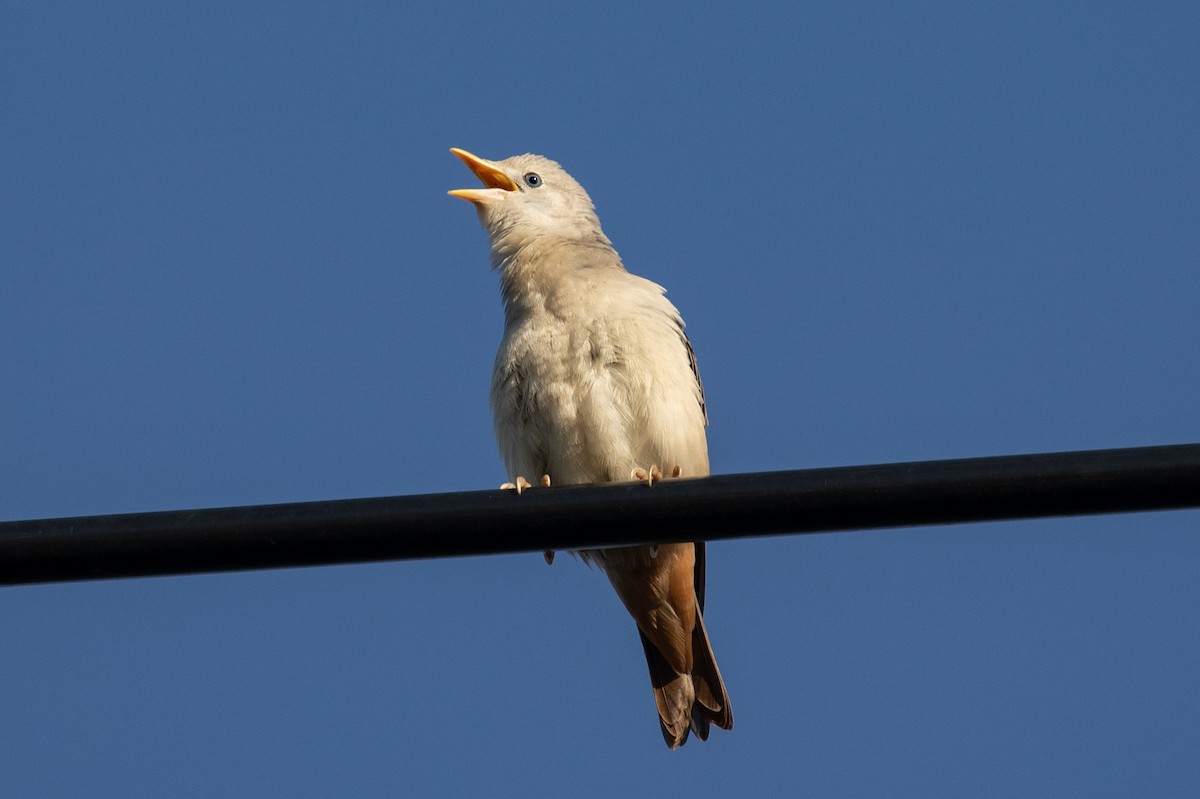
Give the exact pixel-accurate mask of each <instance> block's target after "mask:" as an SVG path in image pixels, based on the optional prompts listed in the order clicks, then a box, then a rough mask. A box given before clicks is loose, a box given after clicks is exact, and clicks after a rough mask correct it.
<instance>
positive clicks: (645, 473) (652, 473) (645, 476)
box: [630, 464, 678, 486]
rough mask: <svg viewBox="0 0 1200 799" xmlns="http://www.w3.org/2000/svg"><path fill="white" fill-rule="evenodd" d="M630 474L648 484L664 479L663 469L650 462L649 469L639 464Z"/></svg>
mask: <svg viewBox="0 0 1200 799" xmlns="http://www.w3.org/2000/svg"><path fill="white" fill-rule="evenodd" d="M676 468H678V467H676ZM630 476H631V477H632V478H633V479H634V480H638V481H640V482H644V483H645V484H646V485H647V486H652V485H654V484H655V483H657V482H658V481H659V480H661V479H663V473H662V470H661V469H659V468H658V467H657V466H655V465H654V464H650V468H649V469H643V468H641V467H640V466H639V467H638V468H636V469H634V470H633V472H632V473H631V474H630Z"/></svg>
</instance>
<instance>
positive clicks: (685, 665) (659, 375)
mask: <svg viewBox="0 0 1200 799" xmlns="http://www.w3.org/2000/svg"><path fill="white" fill-rule="evenodd" d="M450 152H451V153H453V154H454V155H455V156H456V157H457V158H458V159H459V160H461V161H462V162H463V163H464V164H465V165H466V166H467V167H468V168H469V169H470V170H471V171H472V172H473V173H474V174H475V176H476V177H477V178H478V179H479V180H480V181H481V182H482V183H483V185H484V188H474V189H455V190H453V191H450V192H449V194H450V195H451V196H454V197H457V198H460V199H463V200H467V201H469V202H471V203H473V204H474V206H475V208H476V211H477V213H478V217H479V221H480V223H481V224H482V225H483V228H484V230H485V231H486V232H487V235H488V240H489V244H490V248H491V263H492V267H493V268H494V269H495V270H496V271H497V272H498V273H499V278H500V294H501V299H502V300H503V305H504V333H503V336H502V339H501V342H500V347H499V350H498V352H497V353H496V361H495V366H494V369H493V373H492V382H491V395H490V402H491V410H492V418H493V423H494V427H495V433H496V441H497V444H498V445H499V449H500V455H501V459H502V460H503V462H504V465H505V468H506V469H507V471H508V474H509V476H510V477H512V478H513V482H511V483H506V484H505V485H503V486H501V487H502V488H509V489H513V490H515V491H516V493H517V494H520V493H521V492H522V491H524V490H525V489H527V488H530V487H531V483H530V482H529V478H530V477H532V478H534V479H536V480H537V481H538V484H539V485H540V486H551V485H574V484H585V483H606V482H621V481H628V480H640V481H644V482H646V483H647V484H649V485H653V484H654V483H655V482H657V481H659V480H662V479H665V478H667V477H681V476H682V477H700V476H703V475H707V474H708V473H709V464H708V443H707V439H706V435H705V430H706V428H707V426H708V413H707V408H706V407H705V401H704V388H703V385H702V384H701V382H700V374H699V371H698V370H697V367H696V354H695V351H694V350H693V349H692V345H691V342H690V341H689V340H688V337H687V335H686V334H685V332H684V323H683V318H682V316H681V315H680V313H679V311H678V310H677V309H676V308H675V306H674V305H673V304H672V303H671V302H670V301H668V300H667V298H666V296H664V295H665V289H663V287H662V286H660V285H658V284H656V283H653V282H651V281H650V280H647V279H645V278H642V277H639V276H637V275H634V274H632V273H630V272H629V271H627V270H626V268H625V266H624V264H623V263H622V262H621V258H620V256H619V255H618V254H617V251H616V250H615V249H614V248H613V245H612V242H611V241H609V239H608V237H607V236H606V235H605V234H604V232H603V230H602V229H601V227H600V219H599V217H598V216H597V214H596V210H595V206H594V204H593V203H592V200H591V198H590V197H589V196H588V194H587V192H586V191H584V189H583V187H582V186H580V185H579V183H578V182H576V180H575V179H574V178H572V177H571V176H570V175H569V174H568V173H567V172H566V170H564V169H563V168H562V166H560V165H559V164H558V163H557V162H555V161H552V160H550V159H549V158H546V157H544V156H541V155H533V154H525V155H517V156H513V157H511V158H506V159H504V160H499V161H490V160H487V159H484V158H480V157H479V156H477V155H474V154H472V153H470V152H467V151H466V150H462V149H459V148H451V150H450ZM575 554H577V555H578V556H579V557H580V558H581V559H582V560H583V561H584V562H586V563H588V564H590V565H594V566H597V567H599V568H600V569H601V570H603V572H604V573H605V574H606V575H607V576H608V578H609V581H610V582H611V583H612V585H613V588H614V589H615V590H616V593H617V595H618V596H619V597H620V599H621V601H622V603H623V604H624V605H625V607H626V609H627V610H628V611H629V613H630V615H631V616H632V617H633V619H634V621H635V622H636V623H637V628H638V634H639V636H640V638H641V642H642V647H643V650H644V652H645V655H646V661H647V665H648V666H649V670H650V682H651V686H652V687H653V691H654V701H655V706H656V708H657V710H658V721H659V724H660V727H661V731H662V735H663V739H664V740H665V741H666V743H667V746H668V747H670V748H671V749H677V748H678V747H680V746H682V745H683V744H684V743H686V742H687V740H688V735H689V733H694V734H695V735H696V737H697V738H699V739H701V740H707V738H708V735H709V730H710V727H711V725H716V726H717V727H720V728H722V729H725V730H730V729H732V728H733V712H732V710H731V709H730V706H729V695H728V693H727V691H726V688H725V682H724V680H723V679H722V678H721V672H720V670H719V669H718V668H717V662H716V659H715V658H714V657H713V651H712V646H711V645H710V643H709V639H708V633H707V631H706V629H705V626H704V589H705V584H704V583H705V553H704V542H702V541H700V542H694V543H680V544H661V545H648V546H631V547H618V548H612V549H602V550H583V551H580V552H578V553H575ZM546 561H547V563H550V562H552V561H553V553H549V552H548V553H546Z"/></svg>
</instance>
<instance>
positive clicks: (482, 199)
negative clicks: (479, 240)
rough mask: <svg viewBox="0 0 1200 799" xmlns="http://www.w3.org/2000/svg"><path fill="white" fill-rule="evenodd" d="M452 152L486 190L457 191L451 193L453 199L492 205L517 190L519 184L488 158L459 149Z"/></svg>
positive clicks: (455, 148) (454, 148) (452, 149)
mask: <svg viewBox="0 0 1200 799" xmlns="http://www.w3.org/2000/svg"><path fill="white" fill-rule="evenodd" d="M450 152H452V153H454V155H455V156H457V157H458V160H460V161H462V162H463V163H464V164H466V165H467V168H469V169H470V170H471V171H472V172H474V173H475V177H477V178H479V180H480V181H482V183H483V185H485V186H487V188H486V189H455V190H454V191H451V192H449V194H450V196H452V197H459V198H461V199H463V200H467V201H468V202H473V203H476V204H479V203H490V202H496V201H497V200H503V199H505V198H506V197H508V195H509V193H510V192H514V191H516V190H517V184H516V183H513V181H512V178H510V177H509V176H508V175H506V174H504V170H502V169H500V167H498V166H496V165H495V164H493V163H492V162H491V161H489V160H487V159H486V158H480V157H479V156H477V155H472V154H471V153H469V152H467V151H466V150H460V149H458V148H457V147H451V148H450Z"/></svg>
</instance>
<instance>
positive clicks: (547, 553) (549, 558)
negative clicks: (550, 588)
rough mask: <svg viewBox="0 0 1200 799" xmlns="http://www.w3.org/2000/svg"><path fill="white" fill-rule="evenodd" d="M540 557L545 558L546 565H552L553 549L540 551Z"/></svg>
mask: <svg viewBox="0 0 1200 799" xmlns="http://www.w3.org/2000/svg"><path fill="white" fill-rule="evenodd" d="M542 557H543V558H545V559H546V565H547V566H553V565H554V550H553V549H547V550H546V551H545V552H543V553H542Z"/></svg>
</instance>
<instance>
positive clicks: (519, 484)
mask: <svg viewBox="0 0 1200 799" xmlns="http://www.w3.org/2000/svg"><path fill="white" fill-rule="evenodd" d="M538 485H540V486H541V487H542V488H549V487H550V475H548V474H543V475H542V479H541V480H539V481H538ZM527 488H533V483H531V482H529V481H528V480H526V479H525V478H524V477H522V476H521V475H517V477H516V480H514V481H513V482H511V483H501V484H500V490H501V491H516V492H517V496H521V493H522V492H523V491H524V490H525V489H527Z"/></svg>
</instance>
